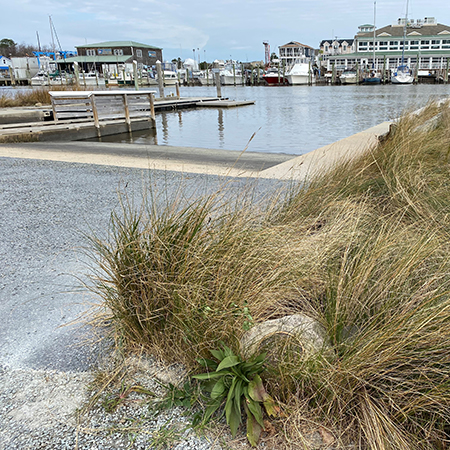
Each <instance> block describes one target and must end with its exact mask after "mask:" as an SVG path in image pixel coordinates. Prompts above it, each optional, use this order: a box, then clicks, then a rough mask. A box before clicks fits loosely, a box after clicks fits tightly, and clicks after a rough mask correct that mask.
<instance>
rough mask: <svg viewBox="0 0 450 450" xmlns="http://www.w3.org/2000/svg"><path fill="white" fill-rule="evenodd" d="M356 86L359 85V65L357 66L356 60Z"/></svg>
mask: <svg viewBox="0 0 450 450" xmlns="http://www.w3.org/2000/svg"><path fill="white" fill-rule="evenodd" d="M356 84H359V65H358V60H356Z"/></svg>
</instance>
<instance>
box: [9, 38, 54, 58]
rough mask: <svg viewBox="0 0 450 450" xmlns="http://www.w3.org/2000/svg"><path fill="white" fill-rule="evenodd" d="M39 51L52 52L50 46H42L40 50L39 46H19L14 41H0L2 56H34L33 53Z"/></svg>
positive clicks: (23, 44) (24, 44)
mask: <svg viewBox="0 0 450 450" xmlns="http://www.w3.org/2000/svg"><path fill="white" fill-rule="evenodd" d="M37 51H48V52H50V51H52V50H51V48H50V47H49V46H41V48H40V49H39V48H38V46H37V45H30V44H26V43H24V42H22V43H21V44H18V43H16V42H14V41H13V40H12V39H9V38H3V39H2V40H0V55H1V56H6V57H8V58H9V57H10V56H33V52H37Z"/></svg>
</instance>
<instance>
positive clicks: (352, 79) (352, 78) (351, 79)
mask: <svg viewBox="0 0 450 450" xmlns="http://www.w3.org/2000/svg"><path fill="white" fill-rule="evenodd" d="M339 80H340V81H341V84H356V82H357V81H358V80H357V78H356V74H355V75H346V76H342V75H341V76H340V77H339Z"/></svg>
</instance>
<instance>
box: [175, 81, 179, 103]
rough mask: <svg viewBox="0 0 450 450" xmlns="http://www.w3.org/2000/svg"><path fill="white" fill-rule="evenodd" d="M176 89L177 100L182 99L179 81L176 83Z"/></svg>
mask: <svg viewBox="0 0 450 450" xmlns="http://www.w3.org/2000/svg"><path fill="white" fill-rule="evenodd" d="M175 89H176V91H177V98H178V99H179V98H180V84H179V83H178V81H177V82H176V83H175Z"/></svg>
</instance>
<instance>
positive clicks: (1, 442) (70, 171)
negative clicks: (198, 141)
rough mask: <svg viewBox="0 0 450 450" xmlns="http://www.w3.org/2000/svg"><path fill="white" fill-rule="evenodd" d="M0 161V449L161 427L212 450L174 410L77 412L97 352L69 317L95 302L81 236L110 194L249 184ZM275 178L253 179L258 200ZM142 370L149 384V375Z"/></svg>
mask: <svg viewBox="0 0 450 450" xmlns="http://www.w3.org/2000/svg"><path fill="white" fill-rule="evenodd" d="M0 166H1V172H0V173H1V176H0V226H1V230H2V238H1V239H0V255H1V258H2V263H1V265H0V317H1V321H2V323H1V326H0V449H1V450H3V449H4V450H15V449H17V450H19V449H20V450H25V449H33V450H35V449H46V450H47V449H55V450H56V449H57V450H59V449H71V450H73V449H78V450H82V449H86V450H88V449H89V450H95V449H98V450H108V449H122V448H123V449H125V448H126V449H148V448H152V447H150V445H151V444H152V442H155V441H154V440H153V441H152V439H154V437H155V436H156V435H155V432H157V430H160V434H161V435H163V434H164V430H165V429H166V428H167V427H169V426H174V427H176V428H177V430H178V431H179V434H180V438H179V441H177V442H176V443H174V444H173V445H174V446H173V447H172V448H174V449H177V450H187V449H196V450H203V449H205V450H206V449H208V450H209V449H214V450H215V449H219V448H220V446H219V445H218V444H216V443H214V442H212V441H209V440H207V439H206V438H205V437H199V436H196V435H195V433H194V432H193V431H192V430H190V429H189V427H188V422H187V419H186V417H184V416H183V414H182V413H183V411H182V410H180V409H177V408H175V409H173V410H171V411H167V412H163V413H161V414H160V415H158V416H157V417H154V416H153V415H152V414H150V412H149V409H148V407H147V405H144V404H143V403H141V402H139V401H137V400H136V401H133V402H127V403H126V404H125V405H123V406H121V407H119V408H118V409H117V410H116V411H115V412H114V413H111V414H108V413H106V412H105V410H104V409H103V408H99V407H98V408H94V409H92V410H91V411H90V412H89V413H88V414H86V415H84V416H81V417H78V416H77V411H78V410H79V408H81V407H82V406H83V405H85V404H86V401H87V400H88V399H89V395H90V394H89V390H88V387H89V384H90V383H91V382H92V381H93V379H94V374H95V371H96V369H97V368H98V366H99V364H100V361H101V358H103V357H104V355H105V352H106V346H105V345H102V344H100V343H98V342H97V341H96V340H95V334H94V333H92V330H90V329H89V328H87V327H81V326H80V324H79V323H78V322H79V318H80V316H81V315H82V314H83V313H85V312H86V311H87V310H88V308H89V306H90V305H91V304H92V302H95V299H93V298H92V297H91V295H90V294H89V293H88V292H87V291H86V289H83V288H82V286H83V281H84V280H85V279H86V278H85V274H86V273H87V271H88V268H87V264H88V260H87V258H86V257H85V256H84V254H83V253H82V252H81V249H82V247H83V246H85V245H86V240H85V239H84V237H83V236H84V235H85V234H87V235H91V236H92V235H93V234H96V235H97V236H100V237H104V236H105V235H106V232H107V229H108V223H109V220H110V215H111V212H112V211H113V210H118V209H120V201H119V198H118V192H120V193H122V194H125V195H127V196H128V198H129V199H130V201H133V202H135V203H136V204H139V202H140V201H141V198H142V191H143V189H144V188H145V186H148V185H151V186H153V188H154V189H155V190H156V192H157V193H158V192H159V193H162V194H164V196H167V197H172V196H175V195H179V194H180V192H182V193H183V195H184V196H185V197H186V198H190V197H191V196H198V195H202V194H205V193H208V192H213V191H215V190H217V189H218V188H219V187H220V186H222V185H223V183H224V182H225V181H227V182H228V184H229V187H230V186H231V188H232V189H235V190H240V189H242V187H243V186H244V184H245V183H246V180H233V181H231V182H230V180H224V179H223V178H219V177H217V176H211V175H199V174H195V175H194V174H180V173H175V172H163V171H152V170H141V169H129V168H121V167H108V166H96V165H89V164H75V163H65V162H54V161H41V160H32V159H17V158H0ZM275 185H277V182H275V181H272V180H259V181H258V186H257V195H260V196H264V195H265V193H266V192H267V190H268V189H273V188H274V187H275ZM180 186H183V189H182V191H180ZM149 364H150V366H149V367H152V364H151V363H149ZM149 367H147V369H149ZM154 369H155V368H154ZM143 374H144V375H142V376H143V377H144V380H143V381H145V383H147V385H151V384H152V383H154V381H152V380H154V378H155V377H156V376H157V374H158V370H156V369H155V370H147V371H145V372H143ZM166 376H168V377H169V378H168V379H171V378H170V377H175V379H176V377H177V376H179V373H178V372H177V371H175V372H173V373H171V374H167V373H166ZM130 424H131V425H130ZM137 425H139V427H138V428H139V433H135V432H134V431H133V427H134V428H137ZM127 427H131V429H127ZM119 428H122V432H120V430H119V431H118V429H119ZM152 437H153V438H152ZM153 448H154V447H153Z"/></svg>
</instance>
